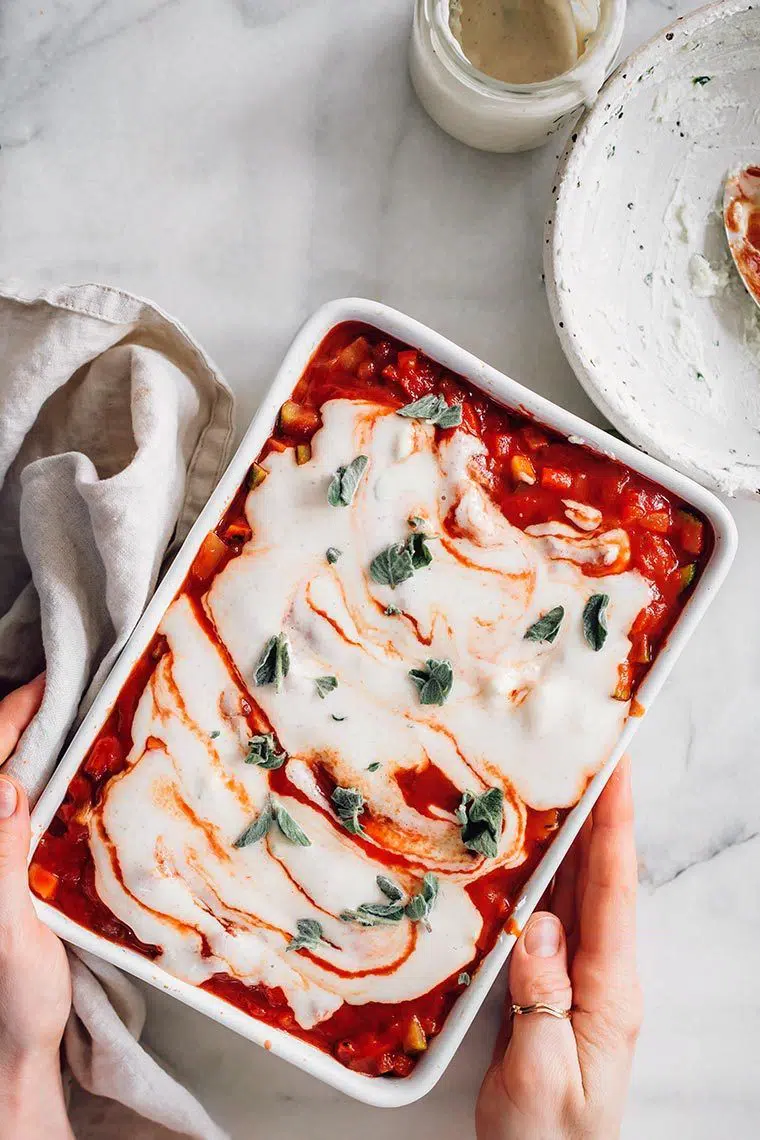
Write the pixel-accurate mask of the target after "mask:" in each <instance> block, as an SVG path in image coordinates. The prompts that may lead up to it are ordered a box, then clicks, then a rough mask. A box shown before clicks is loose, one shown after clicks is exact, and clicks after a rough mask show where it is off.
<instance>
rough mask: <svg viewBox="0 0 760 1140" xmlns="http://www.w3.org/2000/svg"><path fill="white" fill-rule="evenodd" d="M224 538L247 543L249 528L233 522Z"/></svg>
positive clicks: (242, 523) (246, 524)
mask: <svg viewBox="0 0 760 1140" xmlns="http://www.w3.org/2000/svg"><path fill="white" fill-rule="evenodd" d="M307 446H308V445H307ZM224 537H225V539H226V541H227V542H248V541H249V539H250V537H251V528H250V527H249V526H248V523H244V522H233V523H230V525H229V526H228V527H227V529H226V530H225V532H224Z"/></svg>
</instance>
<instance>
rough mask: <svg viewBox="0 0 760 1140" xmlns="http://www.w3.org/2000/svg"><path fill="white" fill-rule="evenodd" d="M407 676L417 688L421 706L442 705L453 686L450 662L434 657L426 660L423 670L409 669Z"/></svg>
mask: <svg viewBox="0 0 760 1140" xmlns="http://www.w3.org/2000/svg"><path fill="white" fill-rule="evenodd" d="M409 676H410V677H411V678H412V680H413V681H414V683H415V685H416V686H417V689H418V692H419V694H420V704H422V705H442V704H443V703H444V702H445V701H446V699H447V698H448V696H449V693H450V692H451V688H452V685H453V684H454V674H453V671H452V668H451V662H450V661H437V660H436V659H435V658H434V657H429V658H428V660H427V661H426V663H425V668H424V669H410V670H409Z"/></svg>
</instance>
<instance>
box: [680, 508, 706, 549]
mask: <svg viewBox="0 0 760 1140" xmlns="http://www.w3.org/2000/svg"><path fill="white" fill-rule="evenodd" d="M678 534H679V537H680V539H681V546H682V547H683V548H684V550H685V551H686V552H687V553H688V554H701V553H702V550H703V548H704V545H705V527H704V523H703V522H702V520H701V519H698V518H697V517H696V516H695V515H693V514H691V512H690V511H679V512H678Z"/></svg>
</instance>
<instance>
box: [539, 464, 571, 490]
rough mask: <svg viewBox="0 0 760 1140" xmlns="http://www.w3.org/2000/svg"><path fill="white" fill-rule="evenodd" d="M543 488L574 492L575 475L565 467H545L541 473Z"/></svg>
mask: <svg viewBox="0 0 760 1140" xmlns="http://www.w3.org/2000/svg"><path fill="white" fill-rule="evenodd" d="M541 486H542V487H546V488H547V489H548V490H551V491H572V489H573V475H572V472H570V471H565V469H564V468H563V467H544V469H543V471H542V472H541Z"/></svg>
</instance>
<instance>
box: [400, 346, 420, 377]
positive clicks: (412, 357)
mask: <svg viewBox="0 0 760 1140" xmlns="http://www.w3.org/2000/svg"><path fill="white" fill-rule="evenodd" d="M417 360H418V353H416V352H415V351H414V350H413V349H410V350H409V351H407V352H400V353H399V354H398V356H397V357H396V364H397V365H398V367H399V368H400V369H401V371H402V372H405V373H407V375H408V374H409V373H410V372H414V370H415V368H416V367H417Z"/></svg>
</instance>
